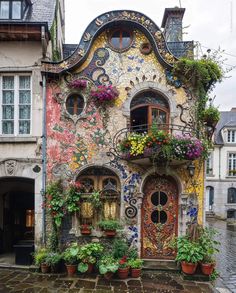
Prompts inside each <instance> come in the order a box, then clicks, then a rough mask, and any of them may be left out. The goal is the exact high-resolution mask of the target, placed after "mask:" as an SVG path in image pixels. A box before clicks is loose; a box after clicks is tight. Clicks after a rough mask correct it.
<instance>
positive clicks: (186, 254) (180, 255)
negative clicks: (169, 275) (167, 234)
mask: <svg viewBox="0 0 236 293" xmlns="http://www.w3.org/2000/svg"><path fill="white" fill-rule="evenodd" d="M202 259H203V249H202V247H201V245H200V244H199V243H198V242H197V241H192V240H191V239H190V238H189V237H188V236H181V237H178V238H177V256H176V260H177V261H179V262H180V263H181V268H182V271H183V272H184V273H185V274H189V275H192V274H194V273H195V271H196V268H197V264H198V262H199V261H201V260H202Z"/></svg>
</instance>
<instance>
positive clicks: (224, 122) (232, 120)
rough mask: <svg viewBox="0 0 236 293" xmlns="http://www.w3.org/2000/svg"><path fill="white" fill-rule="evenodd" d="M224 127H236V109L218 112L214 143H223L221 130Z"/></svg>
mask: <svg viewBox="0 0 236 293" xmlns="http://www.w3.org/2000/svg"><path fill="white" fill-rule="evenodd" d="M224 127H236V111H235V110H234V111H223V112H220V121H219V122H218V123H217V125H216V130H215V134H214V138H215V139H214V140H215V144H224V142H223V138H222V135H221V130H222V128H224Z"/></svg>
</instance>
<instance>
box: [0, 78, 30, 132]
mask: <svg viewBox="0 0 236 293" xmlns="http://www.w3.org/2000/svg"><path fill="white" fill-rule="evenodd" d="M0 89H1V91H0V101H1V108H0V119H1V130H0V133H1V134H2V135H18V134H20V135H24V134H30V128H31V77H30V76H28V75H16V76H10V75H7V76H1V77H0Z"/></svg>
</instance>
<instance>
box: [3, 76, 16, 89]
mask: <svg viewBox="0 0 236 293" xmlns="http://www.w3.org/2000/svg"><path fill="white" fill-rule="evenodd" d="M2 88H3V89H4V90H7V89H10V90H12V89H14V76H3V83H2Z"/></svg>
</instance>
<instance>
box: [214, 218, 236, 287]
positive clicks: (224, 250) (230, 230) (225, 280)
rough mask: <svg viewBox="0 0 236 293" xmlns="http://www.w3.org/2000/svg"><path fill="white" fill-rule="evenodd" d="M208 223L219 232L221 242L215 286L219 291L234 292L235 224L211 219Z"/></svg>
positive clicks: (235, 285)
mask: <svg viewBox="0 0 236 293" xmlns="http://www.w3.org/2000/svg"><path fill="white" fill-rule="evenodd" d="M208 224H209V225H210V226H212V227H214V228H215V229H217V230H218V232H219V233H220V234H219V236H218V240H219V241H220V243H221V246H220V252H219V254H218V255H217V264H216V268H217V270H218V271H219V274H220V277H219V278H218V279H217V281H216V284H215V287H216V289H217V290H218V292H220V293H236V225H235V226H231V227H227V225H226V222H225V221H217V220H214V219H212V220H211V221H209V222H208Z"/></svg>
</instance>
